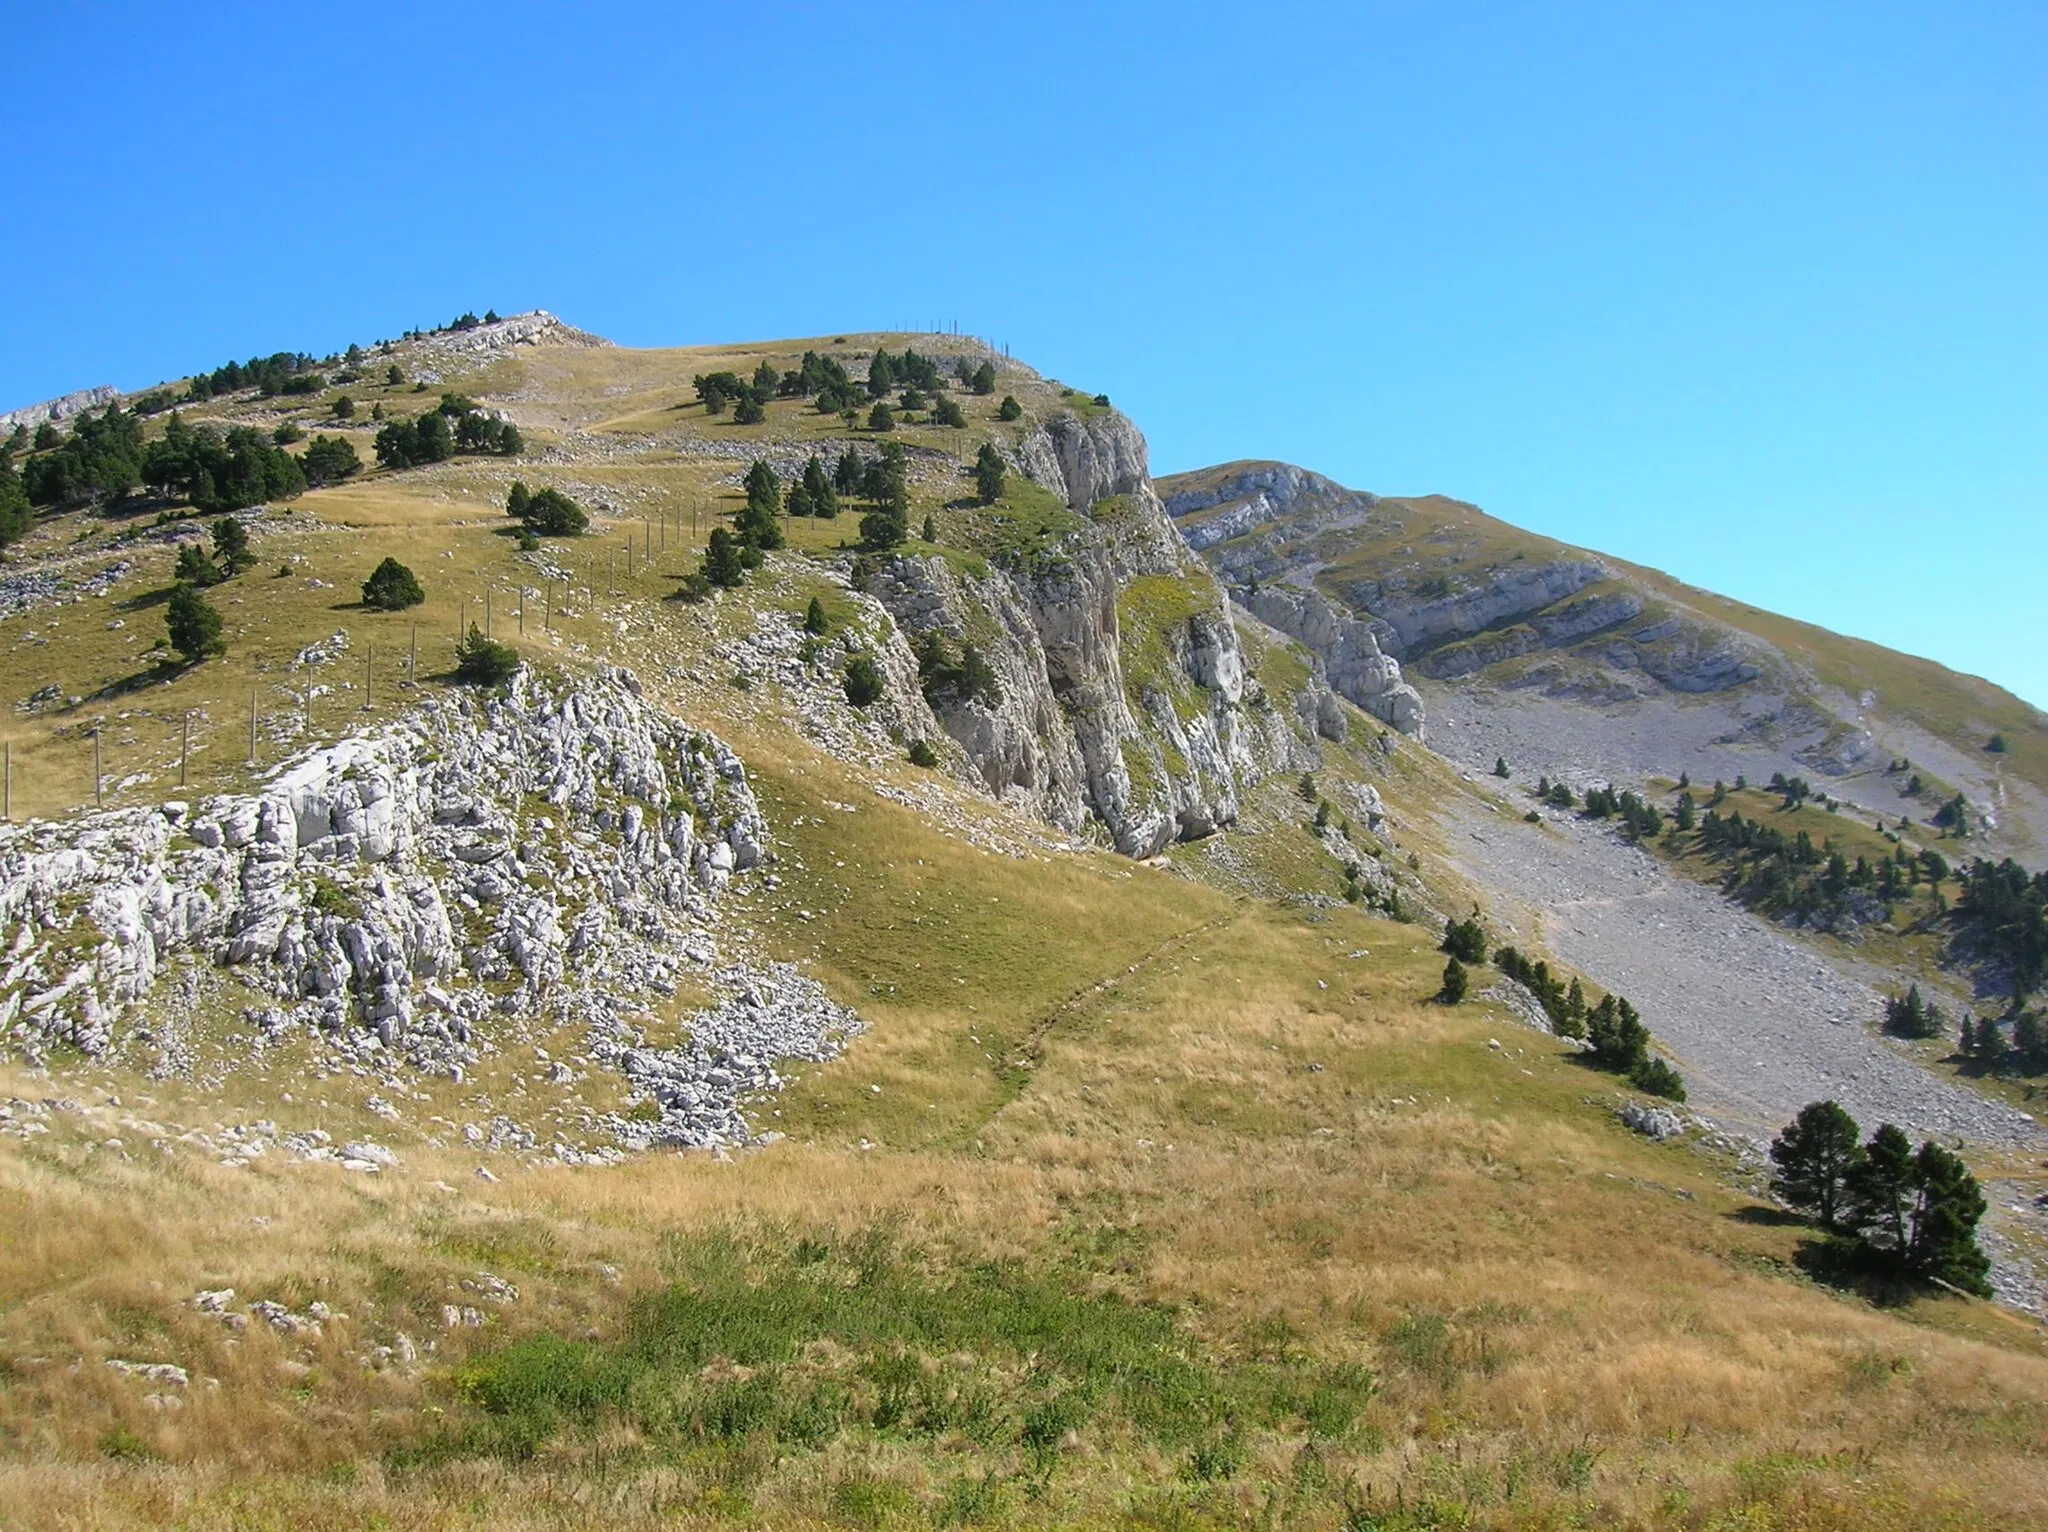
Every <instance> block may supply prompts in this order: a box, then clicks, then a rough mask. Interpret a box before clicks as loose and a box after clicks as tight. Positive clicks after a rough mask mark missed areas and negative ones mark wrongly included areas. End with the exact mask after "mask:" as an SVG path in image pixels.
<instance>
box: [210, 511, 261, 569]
mask: <svg viewBox="0 0 2048 1532" xmlns="http://www.w3.org/2000/svg"><path fill="white" fill-rule="evenodd" d="M213 559H214V562H215V563H216V564H218V565H219V566H220V568H221V570H222V572H223V573H224V574H225V575H227V576H228V577H229V578H232V577H234V576H235V575H238V574H240V573H241V572H242V571H243V570H245V569H248V568H251V567H253V566H254V564H255V563H256V555H255V553H254V552H253V551H252V550H251V549H250V547H249V530H248V528H246V527H244V526H243V525H242V523H241V522H240V521H238V520H236V519H235V518H234V517H233V516H223V517H221V518H220V519H219V520H218V521H216V522H214V524H213Z"/></svg>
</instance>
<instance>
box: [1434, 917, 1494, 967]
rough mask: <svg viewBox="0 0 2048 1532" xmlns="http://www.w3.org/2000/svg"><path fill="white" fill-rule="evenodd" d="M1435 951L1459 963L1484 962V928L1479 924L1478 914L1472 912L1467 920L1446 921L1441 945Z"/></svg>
mask: <svg viewBox="0 0 2048 1532" xmlns="http://www.w3.org/2000/svg"><path fill="white" fill-rule="evenodd" d="M1437 951H1439V952H1448V953H1449V954H1450V955H1451V956H1452V957H1454V958H1456V959H1457V960H1458V961H1459V962H1461V963H1483V962H1485V961H1486V928H1485V927H1484V926H1482V925H1480V924H1479V912H1478V911H1477V910H1474V911H1473V912H1472V916H1471V918H1470V919H1469V920H1450V921H1446V922H1445V923H1444V939H1443V945H1441V946H1440V947H1438V948H1437Z"/></svg>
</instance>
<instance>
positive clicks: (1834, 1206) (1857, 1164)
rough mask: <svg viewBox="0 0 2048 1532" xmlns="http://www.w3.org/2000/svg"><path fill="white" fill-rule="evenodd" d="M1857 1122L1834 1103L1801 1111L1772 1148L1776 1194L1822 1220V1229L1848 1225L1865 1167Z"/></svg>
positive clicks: (1791, 1205)
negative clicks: (1856, 1184)
mask: <svg viewBox="0 0 2048 1532" xmlns="http://www.w3.org/2000/svg"><path fill="white" fill-rule="evenodd" d="M1856 1140H1857V1130H1856V1119H1855V1118H1853V1117H1851V1116H1850V1115H1849V1114H1848V1113H1847V1112H1846V1111H1844V1110H1843V1109H1842V1108H1841V1107H1839V1106H1837V1105H1836V1104H1835V1103H1834V1102H1832V1101H1815V1102H1813V1103H1811V1104H1810V1105H1808V1106H1805V1107H1802V1108H1800V1111H1799V1115H1798V1116H1797V1117H1795V1118H1793V1119H1792V1122H1791V1123H1790V1124H1789V1125H1788V1126H1787V1127H1786V1129H1785V1131H1784V1132H1783V1133H1780V1134H1779V1135H1778V1137H1777V1139H1776V1140H1775V1141H1774V1142H1773V1143H1772V1144H1771V1163H1772V1164H1773V1165H1775V1166H1777V1170H1776V1171H1775V1172H1774V1173H1773V1174H1772V1176H1771V1190H1772V1192H1773V1193H1775V1194H1776V1195H1777V1196H1778V1197H1779V1198H1781V1199H1782V1200H1783V1201H1784V1202H1785V1203H1786V1205H1788V1206H1790V1207H1794V1208H1797V1209H1798V1210H1799V1211H1800V1212H1802V1213H1806V1214H1809V1215H1811V1216H1812V1217H1814V1218H1817V1219H1819V1220H1820V1223H1821V1225H1822V1227H1824V1228H1828V1229H1840V1228H1843V1227H1845V1226H1846V1224H1847V1222H1848V1214H1849V1207H1850V1192H1851V1188H1852V1186H1853V1184H1854V1181H1855V1178H1856V1176H1857V1174H1858V1172H1859V1170H1860V1168H1861V1166H1862V1164H1863V1146H1862V1145H1861V1144H1859V1143H1858V1142H1857V1141H1856Z"/></svg>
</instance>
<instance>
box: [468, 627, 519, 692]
mask: <svg viewBox="0 0 2048 1532" xmlns="http://www.w3.org/2000/svg"><path fill="white" fill-rule="evenodd" d="M518 668H519V651H518V650H517V649H514V648H513V647H512V646H511V645H510V644H501V643H499V642H498V641H497V640H496V639H492V638H485V637H484V633H483V629H481V628H479V627H478V626H477V625H476V624H475V623H471V624H470V625H469V633H468V635H467V636H466V637H465V638H464V639H463V640H462V642H461V643H459V644H457V645H456V646H455V674H456V676H457V677H458V678H459V679H461V680H464V681H467V682H469V683H470V684H471V685H472V686H496V685H497V684H498V683H499V682H500V681H504V680H508V679H510V678H511V675H512V673H513V672H514V671H515V670H517V669H518Z"/></svg>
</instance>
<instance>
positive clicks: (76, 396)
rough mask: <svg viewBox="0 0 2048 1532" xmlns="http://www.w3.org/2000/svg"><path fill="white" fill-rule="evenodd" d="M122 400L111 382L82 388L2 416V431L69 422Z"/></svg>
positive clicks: (0, 417) (0, 426)
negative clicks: (56, 421)
mask: <svg viewBox="0 0 2048 1532" xmlns="http://www.w3.org/2000/svg"><path fill="white" fill-rule="evenodd" d="M120 397H121V390H120V389H118V388H116V387H114V386H113V384H111V383H102V384H101V385H100V386H99V387H97V388H81V389H79V390H78V391H77V392H76V393H70V394H64V395H61V396H60V397H58V398H55V399H45V400H44V401H43V402H42V403H41V404H27V405H23V406H22V407H21V408H20V409H18V410H9V411H8V412H7V413H6V414H4V415H0V431H12V430H13V429H14V428H15V427H16V426H39V425H41V424H42V423H43V422H44V421H46V420H68V419H70V417H72V416H73V415H77V414H81V413H83V412H84V411H86V410H96V409H98V408H99V407H100V406H101V405H103V404H112V403H113V402H114V401H115V400H116V399H118V398H120Z"/></svg>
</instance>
